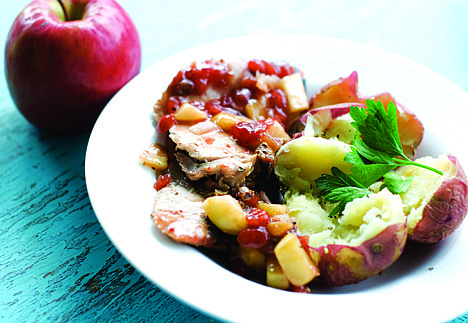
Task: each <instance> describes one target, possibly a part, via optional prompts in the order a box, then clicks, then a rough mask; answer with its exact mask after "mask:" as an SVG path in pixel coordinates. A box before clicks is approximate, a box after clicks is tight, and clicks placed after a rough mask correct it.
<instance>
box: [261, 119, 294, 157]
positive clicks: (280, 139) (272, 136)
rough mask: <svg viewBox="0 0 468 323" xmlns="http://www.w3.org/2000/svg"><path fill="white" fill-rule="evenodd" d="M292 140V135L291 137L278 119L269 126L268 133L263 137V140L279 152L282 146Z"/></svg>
mask: <svg viewBox="0 0 468 323" xmlns="http://www.w3.org/2000/svg"><path fill="white" fill-rule="evenodd" d="M290 140H291V137H289V135H288V134H287V133H286V131H285V130H284V128H283V126H282V125H281V124H280V123H279V122H278V121H276V120H274V122H273V124H272V125H271V126H270V127H268V129H267V131H266V134H265V135H264V136H262V138H261V141H263V142H265V143H267V144H268V146H269V147H270V148H271V149H272V150H273V151H274V152H277V151H278V150H279V149H280V148H281V146H283V145H284V144H285V143H287V142H288V141H290Z"/></svg>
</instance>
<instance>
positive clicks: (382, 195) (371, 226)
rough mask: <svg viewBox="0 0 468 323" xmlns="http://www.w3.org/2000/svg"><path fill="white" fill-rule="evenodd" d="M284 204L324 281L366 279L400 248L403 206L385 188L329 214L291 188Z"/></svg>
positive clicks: (403, 237) (310, 196) (327, 209)
mask: <svg viewBox="0 0 468 323" xmlns="http://www.w3.org/2000/svg"><path fill="white" fill-rule="evenodd" d="M287 205H288V208H289V209H290V214H291V216H292V217H295V218H296V220H297V223H298V229H299V230H300V232H301V234H304V235H308V236H309V248H310V250H309V251H310V254H311V258H312V259H316V261H317V264H318V268H319V271H320V276H319V278H320V279H321V280H323V281H324V282H325V283H326V284H327V285H329V286H343V285H347V284H356V283H358V282H360V281H363V280H365V279H368V278H369V277H371V276H373V275H375V274H378V273H380V272H382V271H383V270H384V269H385V268H387V267H388V266H390V265H391V264H392V263H394V262H395V261H396V260H397V259H398V258H399V256H400V255H401V253H402V251H403V249H404V246H405V242H406V238H407V232H408V230H407V226H406V216H405V215H404V213H403V205H402V202H401V198H400V197H399V196H398V195H393V194H391V193H390V192H389V191H388V190H387V189H384V190H382V191H381V192H378V193H374V194H371V195H370V196H368V197H363V198H359V199H355V200H354V201H352V202H350V203H348V204H347V205H346V208H345V209H344V211H343V215H342V216H341V217H338V218H333V217H332V218H330V217H329V214H330V210H331V209H330V206H329V205H326V204H325V205H324V204H323V202H321V200H320V198H319V197H317V196H316V195H315V194H313V193H307V194H303V193H299V192H295V193H292V194H290V195H289V196H288V198H287Z"/></svg>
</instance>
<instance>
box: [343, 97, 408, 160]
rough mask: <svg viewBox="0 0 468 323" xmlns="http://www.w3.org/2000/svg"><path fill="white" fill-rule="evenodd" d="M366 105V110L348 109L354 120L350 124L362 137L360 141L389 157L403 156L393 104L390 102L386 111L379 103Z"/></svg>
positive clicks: (369, 102)
mask: <svg viewBox="0 0 468 323" xmlns="http://www.w3.org/2000/svg"><path fill="white" fill-rule="evenodd" d="M366 105H367V109H365V108H363V107H360V108H359V107H355V106H353V107H351V109H350V115H351V117H352V118H353V120H354V122H352V123H351V124H352V125H353V127H354V128H356V130H357V131H358V132H359V133H360V134H361V135H362V141H363V142H364V143H366V145H367V146H369V147H371V148H374V149H375V150H378V151H381V152H385V153H386V154H388V155H390V156H391V157H395V156H401V155H403V148H402V147H401V142H400V137H399V134H398V123H397V114H396V112H397V109H396V106H395V104H393V102H391V101H390V103H389V104H388V106H387V111H385V108H384V106H383V104H382V102H380V101H378V102H375V101H373V100H367V102H366ZM353 144H354V143H353Z"/></svg>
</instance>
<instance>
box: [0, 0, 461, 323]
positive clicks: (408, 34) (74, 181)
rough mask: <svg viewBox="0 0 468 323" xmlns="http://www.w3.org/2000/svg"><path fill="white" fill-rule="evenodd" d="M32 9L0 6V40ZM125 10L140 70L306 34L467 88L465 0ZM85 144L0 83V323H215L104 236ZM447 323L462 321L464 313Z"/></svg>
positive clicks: (245, 0) (142, 3) (133, 5)
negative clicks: (231, 43) (225, 45)
mask: <svg viewBox="0 0 468 323" xmlns="http://www.w3.org/2000/svg"><path fill="white" fill-rule="evenodd" d="M28 2H29V0H16V1H2V2H1V4H0V18H1V19H0V44H5V39H6V35H7V32H8V30H9V28H10V25H11V23H12V21H13V19H14V18H15V17H16V15H17V14H18V13H19V12H20V10H21V9H22V8H23V7H24V6H25V5H26V4H27V3H28ZM120 4H121V5H122V6H123V7H124V8H125V9H126V10H127V11H128V12H129V13H130V15H131V16H132V17H133V19H134V22H135V24H136V26H137V28H138V30H139V32H140V36H141V40H142V46H143V66H142V68H143V69H145V68H148V67H149V66H151V65H152V64H154V63H156V62H157V61H159V60H161V59H163V58H165V57H167V56H169V55H171V54H174V53H176V52H178V51H180V50H183V49H186V48H189V47H192V46H195V45H198V44H201V43H205V42H208V41H212V40H217V39H222V38H226V37H233V36H240V35H248V34H259V33H260V34H261V33H273V32H282V33H284V32H286V33H307V34H319V35H325V36H332V37H338V38H346V39H349V40H353V41H357V42H362V43H367V44H371V45H374V46H377V47H380V48H383V49H386V50H390V51H392V52H395V53H397V54H400V55H402V56H406V57H408V58H410V59H413V60H415V61H417V62H419V63H421V64H423V65H425V66H427V67H429V68H431V69H432V70H434V71H436V72H438V73H439V74H442V75H443V76H445V77H446V78H448V79H449V80H451V81H452V82H454V83H456V84H458V85H459V86H460V87H462V88H463V89H464V90H467V91H468V77H467V76H468V22H467V21H466V17H467V16H468V2H466V1H465V0H459V1H456V0H451V1H443V2H432V3H431V4H430V5H428V2H427V1H425V0H413V1H380V2H377V1H371V0H365V1H353V2H352V4H351V2H347V3H346V2H345V1H334V0H327V1H314V0H312V1H294V0H290V1H272V0H265V1H253V0H239V1H226V2H221V1H204V2H203V3H201V2H199V1H197V2H194V1H177V2H170V3H169V2H168V3H163V2H162V1H150V0H138V1H130V0H121V1H120ZM2 46H3V45H2ZM1 63H2V66H1V69H2V70H3V60H2V61H1ZM88 138H89V133H88V134H82V135H75V136H55V135H50V134H47V133H43V132H41V131H39V130H37V129H36V128H34V127H33V126H31V125H30V124H29V123H28V122H27V121H26V120H25V119H24V118H23V117H22V115H21V114H20V113H19V112H18V111H17V110H16V108H15V106H14V104H13V102H12V100H11V98H10V96H9V93H8V90H7V86H6V83H5V79H4V78H0V191H1V195H0V223H1V228H0V249H1V250H2V251H1V253H0V321H1V322H32V321H34V322H35V321H39V322H48V321H54V322H82V321H92V322H107V321H113V322H127V321H135V322H148V321H152V322H184V321H190V322H213V321H215V319H214V318H210V317H207V316H205V315H204V314H202V313H200V312H199V311H197V310H196V309H192V308H189V307H188V306H186V305H184V304H182V303H180V302H179V301H177V300H175V299H173V298H172V297H171V296H169V295H168V294H166V293H165V292H164V291H162V290H160V289H159V288H158V287H157V286H154V285H153V284H152V283H150V282H149V281H147V280H146V279H145V278H144V277H143V276H141V275H140V274H139V273H138V272H137V271H136V270H135V269H134V268H133V267H132V266H131V265H130V264H128V263H127V261H126V260H125V259H124V258H123V257H122V255H120V253H119V252H118V251H117V250H116V249H115V248H114V247H113V245H112V244H111V242H110V241H109V240H108V238H107V237H106V235H105V234H104V232H103V230H102V229H101V227H100V225H99V223H98V222H97V219H96V217H95V214H94V212H93V210H92V208H91V205H90V202H89V198H88V195H87V191H86V183H85V177H84V157H85V152H86V146H87V142H88ZM464 292H465V291H463V293H464ZM467 302H468V301H467ZM453 322H456V323H460V322H468V314H465V315H462V316H460V317H458V318H454V320H453Z"/></svg>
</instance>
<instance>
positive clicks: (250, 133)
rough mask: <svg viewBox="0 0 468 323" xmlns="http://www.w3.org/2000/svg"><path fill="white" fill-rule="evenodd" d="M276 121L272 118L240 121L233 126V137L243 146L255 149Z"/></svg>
mask: <svg viewBox="0 0 468 323" xmlns="http://www.w3.org/2000/svg"><path fill="white" fill-rule="evenodd" d="M273 123H274V120H272V119H265V120H261V121H256V122H251V123H249V122H239V123H237V124H236V125H234V126H233V127H232V130H231V131H232V137H233V138H234V139H235V140H236V141H237V143H238V144H239V145H241V146H242V147H247V148H249V149H252V150H255V149H256V148H257V147H258V145H259V144H260V143H261V140H262V137H263V136H264V135H265V134H266V132H267V130H268V128H269V127H271V126H272V125H273Z"/></svg>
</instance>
